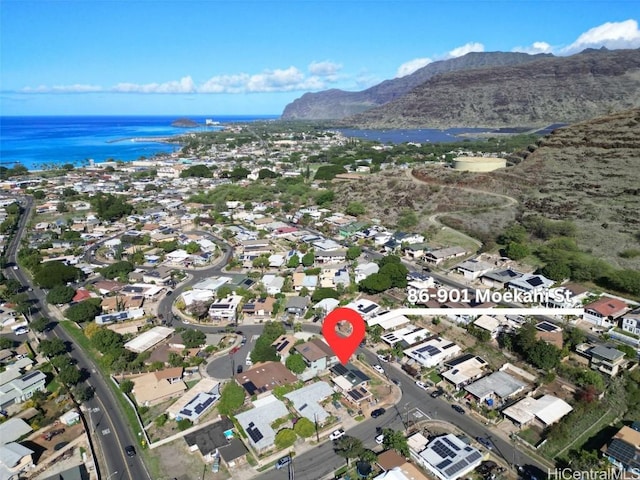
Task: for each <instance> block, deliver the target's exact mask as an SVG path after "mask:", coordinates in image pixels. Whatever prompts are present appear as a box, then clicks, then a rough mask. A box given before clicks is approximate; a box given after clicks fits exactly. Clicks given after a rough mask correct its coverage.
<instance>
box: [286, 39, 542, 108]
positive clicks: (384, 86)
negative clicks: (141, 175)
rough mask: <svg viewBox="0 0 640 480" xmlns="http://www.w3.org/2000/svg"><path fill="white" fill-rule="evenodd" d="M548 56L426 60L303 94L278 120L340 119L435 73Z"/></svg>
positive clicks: (500, 54)
mask: <svg viewBox="0 0 640 480" xmlns="http://www.w3.org/2000/svg"><path fill="white" fill-rule="evenodd" d="M551 57H553V56H552V55H550V54H539V55H528V54H526V53H515V52H472V53H468V54H467V55H464V56H462V57H458V58H452V59H450V60H442V61H438V62H433V63H430V64H429V65H427V66H425V67H422V68H421V69H419V70H417V71H415V72H414V73H412V74H411V75H407V76H405V77H401V78H394V79H393V80H385V81H384V82H382V83H380V84H378V85H375V86H373V87H371V88H368V89H367V90H363V91H361V92H346V91H344V90H338V89H333V90H325V91H323V92H316V93H305V94H304V95H303V96H302V97H300V98H298V99H297V100H295V101H293V102H292V103H290V104H289V105H287V106H286V107H285V109H284V112H283V113H282V119H283V120H327V119H331V120H333V119H340V118H344V117H347V116H350V115H355V114H358V113H361V112H364V111H365V110H368V109H370V108H373V107H376V106H379V105H383V104H385V103H387V102H391V101H393V100H395V99H397V98H400V97H401V96H402V95H404V94H405V93H407V92H409V91H410V90H411V89H413V88H415V87H417V86H418V85H420V84H422V83H424V82H426V81H427V80H429V79H431V78H432V77H434V76H435V75H438V74H442V73H448V72H456V71H461V70H472V69H478V68H486V67H495V66H507V65H519V64H523V63H529V62H533V61H536V60H540V59H541V58H551Z"/></svg>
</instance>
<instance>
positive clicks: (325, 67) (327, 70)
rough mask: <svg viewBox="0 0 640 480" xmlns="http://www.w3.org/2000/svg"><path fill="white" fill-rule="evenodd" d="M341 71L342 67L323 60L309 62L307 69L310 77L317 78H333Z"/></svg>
mask: <svg viewBox="0 0 640 480" xmlns="http://www.w3.org/2000/svg"><path fill="white" fill-rule="evenodd" d="M341 69H342V65H340V64H339V63H334V62H330V61H328V60H325V61H324V62H311V63H310V64H309V67H308V70H309V73H311V75H317V76H319V77H331V76H335V75H336V74H337V73H338V72H339V71H340V70H341Z"/></svg>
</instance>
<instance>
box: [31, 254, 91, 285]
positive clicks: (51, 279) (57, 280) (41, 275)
mask: <svg viewBox="0 0 640 480" xmlns="http://www.w3.org/2000/svg"><path fill="white" fill-rule="evenodd" d="M82 277H83V273H82V270H80V269H78V268H76V267H72V266H71V265H65V264H64V263H62V262H60V261H57V260H54V261H52V262H46V263H44V264H43V265H42V266H41V267H40V270H39V271H38V272H37V273H36V274H35V276H34V278H33V279H34V281H35V282H36V283H37V284H38V285H39V286H41V287H42V288H48V289H51V288H53V287H55V286H57V285H64V284H65V283H67V282H72V281H75V280H80V279H81V278H82Z"/></svg>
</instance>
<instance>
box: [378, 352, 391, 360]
mask: <svg viewBox="0 0 640 480" xmlns="http://www.w3.org/2000/svg"><path fill="white" fill-rule="evenodd" d="M378 360H380V361H381V362H388V361H389V360H388V359H387V357H385V356H384V355H382V354H380V353H379V354H378Z"/></svg>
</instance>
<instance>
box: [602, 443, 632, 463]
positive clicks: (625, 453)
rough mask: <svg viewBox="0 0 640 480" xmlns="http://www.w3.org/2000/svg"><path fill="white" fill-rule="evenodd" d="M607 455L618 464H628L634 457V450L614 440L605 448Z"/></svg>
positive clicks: (628, 445) (630, 446) (626, 444)
mask: <svg viewBox="0 0 640 480" xmlns="http://www.w3.org/2000/svg"><path fill="white" fill-rule="evenodd" d="M607 455H608V456H610V457H613V458H615V459H616V460H617V461H619V462H620V463H624V464H629V462H631V461H632V460H633V458H634V456H635V448H634V446H633V445H630V444H628V443H627V442H625V441H623V440H620V439H619V438H614V439H613V441H612V442H611V444H610V445H609V447H608V448H607Z"/></svg>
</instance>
